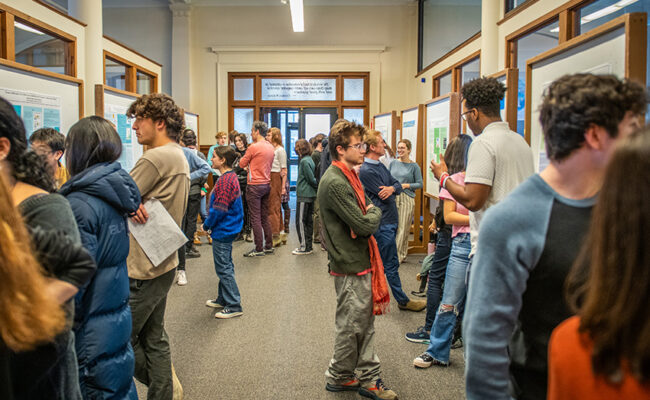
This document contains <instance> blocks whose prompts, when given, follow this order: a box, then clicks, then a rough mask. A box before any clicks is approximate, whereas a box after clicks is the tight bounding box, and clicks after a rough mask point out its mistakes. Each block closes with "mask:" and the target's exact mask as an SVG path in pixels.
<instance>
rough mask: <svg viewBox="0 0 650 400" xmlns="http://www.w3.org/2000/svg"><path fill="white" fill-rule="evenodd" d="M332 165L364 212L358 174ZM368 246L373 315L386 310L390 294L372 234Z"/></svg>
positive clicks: (363, 195) (339, 165) (363, 199)
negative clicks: (343, 178) (349, 187)
mask: <svg viewBox="0 0 650 400" xmlns="http://www.w3.org/2000/svg"><path fill="white" fill-rule="evenodd" d="M332 165H334V166H335V167H338V168H339V169H340V170H341V171H342V172H343V175H345V177H346V178H347V180H348V182H350V185H352V189H354V194H355V196H356V198H357V204H358V205H359V208H361V212H362V213H363V214H364V215H365V214H366V195H365V193H364V191H363V185H361V181H360V180H359V175H357V173H356V172H354V171H352V170H351V169H349V168H348V167H347V165H345V164H344V163H342V162H341V161H338V160H333V161H332ZM350 234H351V235H352V238H353V239H354V238H356V237H357V234H356V233H354V231H350ZM368 247H369V248H370V268H371V271H372V313H373V314H375V315H382V314H385V313H386V312H388V304H389V303H390V295H389V294H388V284H387V283H386V277H385V275H384V263H382V262H381V255H380V254H379V247H377V241H376V240H375V237H374V236H370V238H369V239H368Z"/></svg>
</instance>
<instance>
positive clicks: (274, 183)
mask: <svg viewBox="0 0 650 400" xmlns="http://www.w3.org/2000/svg"><path fill="white" fill-rule="evenodd" d="M266 139H267V140H268V141H269V142H270V143H271V144H272V145H273V148H274V151H273V164H272V165H271V193H269V221H270V222H271V231H272V233H273V247H277V246H279V245H280V244H281V242H282V239H281V238H280V233H282V231H283V229H282V228H283V224H282V195H283V194H285V193H286V183H287V152H286V151H285V150H284V147H283V146H282V132H281V131H280V129H278V128H270V129H269V132H268V134H267V135H266Z"/></svg>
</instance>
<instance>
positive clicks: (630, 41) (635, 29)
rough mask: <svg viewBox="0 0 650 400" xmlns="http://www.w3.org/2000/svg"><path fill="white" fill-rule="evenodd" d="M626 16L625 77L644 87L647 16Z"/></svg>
mask: <svg viewBox="0 0 650 400" xmlns="http://www.w3.org/2000/svg"><path fill="white" fill-rule="evenodd" d="M627 16H628V18H627V20H626V22H625V24H626V29H627V34H626V35H625V55H626V57H625V77H626V78H628V79H630V80H633V81H636V82H639V83H641V84H642V85H643V86H646V82H647V78H648V77H647V76H646V65H647V62H648V60H647V53H646V49H647V45H648V43H647V42H648V34H647V29H648V28H647V21H648V16H647V14H646V13H632V14H627ZM588 33H589V32H587V33H586V34H588Z"/></svg>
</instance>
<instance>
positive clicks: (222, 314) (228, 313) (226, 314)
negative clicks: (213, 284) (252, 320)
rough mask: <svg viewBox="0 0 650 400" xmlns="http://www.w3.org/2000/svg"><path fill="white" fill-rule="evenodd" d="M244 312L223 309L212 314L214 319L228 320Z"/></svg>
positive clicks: (228, 308)
mask: <svg viewBox="0 0 650 400" xmlns="http://www.w3.org/2000/svg"><path fill="white" fill-rule="evenodd" d="M243 314H244V312H243V311H241V310H239V311H237V310H233V309H231V308H230V307H224V309H223V310H221V311H219V312H218V313H216V314H214V317H215V318H219V319H228V318H235V317H239V316H241V315H243Z"/></svg>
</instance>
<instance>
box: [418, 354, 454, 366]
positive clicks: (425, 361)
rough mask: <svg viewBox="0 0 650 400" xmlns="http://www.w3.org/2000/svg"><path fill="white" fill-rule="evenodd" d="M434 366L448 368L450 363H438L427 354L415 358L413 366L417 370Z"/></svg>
mask: <svg viewBox="0 0 650 400" xmlns="http://www.w3.org/2000/svg"><path fill="white" fill-rule="evenodd" d="M432 365H438V366H440V367H446V366H448V365H449V363H447V364H445V363H443V362H442V361H438V360H436V359H435V358H433V357H432V356H431V354H429V353H427V352H424V353H422V354H420V355H419V356H417V357H415V360H413V366H414V367H415V368H429V367H430V366H432Z"/></svg>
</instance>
